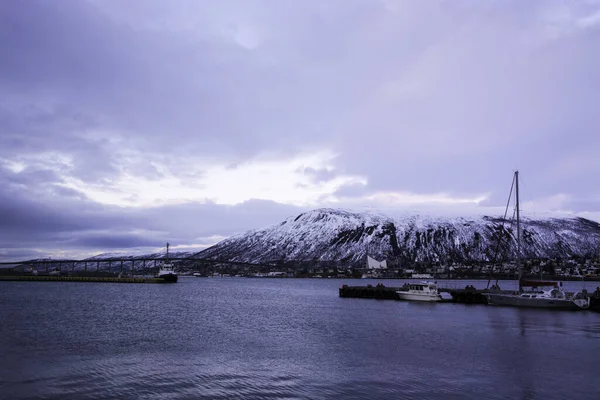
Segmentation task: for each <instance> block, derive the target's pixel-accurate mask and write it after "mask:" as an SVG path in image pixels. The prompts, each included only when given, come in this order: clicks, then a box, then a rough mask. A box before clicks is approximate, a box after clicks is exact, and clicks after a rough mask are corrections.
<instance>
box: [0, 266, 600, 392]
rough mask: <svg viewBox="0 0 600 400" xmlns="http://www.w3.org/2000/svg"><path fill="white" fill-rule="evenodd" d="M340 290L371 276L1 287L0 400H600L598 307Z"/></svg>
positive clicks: (1, 284) (47, 284) (51, 283)
mask: <svg viewBox="0 0 600 400" xmlns="http://www.w3.org/2000/svg"><path fill="white" fill-rule="evenodd" d="M342 283H348V284H353V285H354V284H356V285H358V284H365V283H366V282H365V281H364V280H361V281H352V280H331V279H244V278H220V279H219V278H215V279H208V278H180V281H179V282H178V283H177V284H174V285H135V284H110V283H66V282H2V283H0V321H1V323H0V398H6V399H25V398H28V399H29V398H41V399H86V398H87V399H91V398H94V399H96V398H143V399H198V398H211V399H212V398H228V399H229V398H248V399H252V398H256V399H259V398H260V399H264V398H289V399H292V398H300V399H329V398H331V399H334V398H335V399H339V398H345V399H353V398H356V399H358V398H369V399H377V398H414V399H439V398H447V399H453V398H456V399H466V398H472V399H481V398H488V399H548V398H557V399H565V398H569V399H577V398H585V399H593V398H600V384H598V381H597V377H598V373H599V371H598V365H599V364H598V354H600V314H598V313H594V312H552V311H547V310H527V309H513V308H496V307H487V306H482V305H470V306H469V305H461V304H452V303H444V304H420V303H414V302H399V301H390V300H367V299H341V298H339V297H338V288H339V286H340V285H341V284H342ZM383 283H384V284H386V285H388V286H393V285H399V282H398V281H396V282H394V281H384V282H383ZM471 283H472V282H471ZM500 283H501V285H502V284H503V282H500ZM460 284H461V285H463V286H464V285H465V284H466V283H465V282H461V283H460ZM482 284H483V285H485V284H484V283H482V282H476V286H478V287H481V286H482ZM579 286H580V284H579ZM578 288H580V287H578ZM590 289H592V288H588V290H590Z"/></svg>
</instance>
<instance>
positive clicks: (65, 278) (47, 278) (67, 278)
mask: <svg viewBox="0 0 600 400" xmlns="http://www.w3.org/2000/svg"><path fill="white" fill-rule="evenodd" d="M6 281H19V282H21V281H34V282H108V283H167V282H165V280H164V279H160V278H143V277H121V278H119V277H113V276H47V275H41V276H35V275H22V276H19V275H17V276H0V282H6Z"/></svg>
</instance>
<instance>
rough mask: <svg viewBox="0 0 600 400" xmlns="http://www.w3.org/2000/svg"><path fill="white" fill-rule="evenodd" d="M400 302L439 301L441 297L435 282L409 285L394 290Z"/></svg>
mask: <svg viewBox="0 0 600 400" xmlns="http://www.w3.org/2000/svg"><path fill="white" fill-rule="evenodd" d="M396 294H397V295H398V298H399V299H400V300H412V301H441V300H442V296H440V292H439V290H438V286H437V283H435V282H420V283H409V284H406V285H404V287H403V288H402V289H400V290H396Z"/></svg>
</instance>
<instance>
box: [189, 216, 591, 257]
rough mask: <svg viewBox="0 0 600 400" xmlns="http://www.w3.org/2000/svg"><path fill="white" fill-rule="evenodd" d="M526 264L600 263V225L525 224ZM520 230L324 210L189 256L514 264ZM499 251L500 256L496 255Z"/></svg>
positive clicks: (482, 220) (497, 220)
mask: <svg viewBox="0 0 600 400" xmlns="http://www.w3.org/2000/svg"><path fill="white" fill-rule="evenodd" d="M521 226H522V256H523V257H524V258H573V257H584V258H585V257H589V258H594V257H598V256H600V224H599V223H597V222H595V221H593V220H589V219H585V218H582V217H577V216H572V217H571V216H568V217H554V216H551V215H545V216H544V217H543V218H531V217H523V218H521ZM515 235H516V233H515V228H514V227H511V226H510V221H506V220H503V218H502V217H501V216H489V215H480V216H474V215H470V216H468V217H461V216H452V217H444V216H432V215H428V214H405V215H400V216H398V215H397V216H394V217H391V216H388V215H385V214H383V213H382V212H376V211H367V212H353V211H348V210H343V209H334V208H319V209H314V210H311V211H307V212H304V213H301V214H299V215H296V216H291V217H289V218H287V219H285V220H284V221H282V222H280V223H278V224H275V225H273V226H270V227H267V228H262V229H255V230H251V231H248V232H246V233H243V234H239V235H236V236H233V237H230V238H228V239H225V240H223V241H221V242H219V243H217V244H216V245H214V246H211V247H209V248H207V249H205V250H203V251H201V252H198V253H195V254H193V256H192V257H199V258H204V259H219V260H227V261H234V262H250V263H257V264H261V263H274V262H276V263H286V262H310V261H326V262H341V263H346V264H349V265H357V266H358V265H362V264H364V263H365V262H366V261H365V260H366V256H367V255H370V256H371V257H375V258H379V259H382V258H383V259H388V260H391V261H392V263H396V264H401V265H410V264H414V263H451V262H457V263H473V262H489V261H491V260H492V259H494V258H495V255H496V254H497V255H498V258H499V259H501V260H510V259H514V258H515V257H516V240H515ZM496 250H497V251H496Z"/></svg>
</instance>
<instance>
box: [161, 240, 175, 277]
mask: <svg viewBox="0 0 600 400" xmlns="http://www.w3.org/2000/svg"><path fill="white" fill-rule="evenodd" d="M165 258H166V260H165V262H163V263H162V265H161V266H160V269H159V270H158V273H157V274H156V278H159V279H163V280H164V281H165V282H169V283H175V282H177V273H176V272H175V267H174V266H173V264H171V262H170V261H169V243H168V242H167V255H166V257H165Z"/></svg>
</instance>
